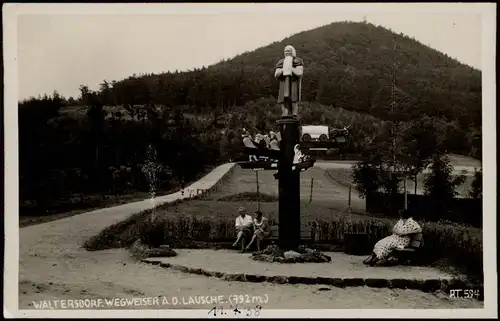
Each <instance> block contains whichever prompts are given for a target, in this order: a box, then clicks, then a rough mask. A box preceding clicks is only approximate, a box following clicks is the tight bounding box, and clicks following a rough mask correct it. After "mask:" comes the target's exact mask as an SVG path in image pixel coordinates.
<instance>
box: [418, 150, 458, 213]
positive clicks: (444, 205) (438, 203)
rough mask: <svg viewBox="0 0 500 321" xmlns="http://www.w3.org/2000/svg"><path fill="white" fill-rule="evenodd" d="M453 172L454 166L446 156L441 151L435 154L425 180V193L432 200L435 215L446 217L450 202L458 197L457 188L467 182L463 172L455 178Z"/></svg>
mask: <svg viewBox="0 0 500 321" xmlns="http://www.w3.org/2000/svg"><path fill="white" fill-rule="evenodd" d="M453 170H454V169H453V165H451V163H450V160H449V159H448V157H447V156H446V155H445V154H443V153H441V152H440V151H436V152H435V153H434V154H433V156H432V161H431V166H430V173H429V174H427V175H426V176H425V180H424V186H425V190H424V191H425V195H427V196H429V197H430V199H431V204H432V208H433V213H434V214H435V215H439V216H442V215H446V213H447V212H448V208H449V205H450V202H451V201H453V199H454V198H455V197H456V196H457V195H458V193H457V191H456V187H457V186H460V185H462V184H463V183H464V182H465V180H466V175H465V174H464V173H463V172H462V173H461V174H459V175H456V176H455V177H453V176H454V175H453Z"/></svg>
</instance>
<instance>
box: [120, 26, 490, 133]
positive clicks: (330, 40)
mask: <svg viewBox="0 0 500 321" xmlns="http://www.w3.org/2000/svg"><path fill="white" fill-rule="evenodd" d="M287 44H291V45H293V46H294V47H295V49H296V50H297V55H298V56H299V57H300V58H302V59H303V61H304V65H305V74H304V79H303V85H302V86H303V87H302V95H303V96H302V97H303V100H305V101H311V102H318V103H321V104H324V105H331V106H333V107H340V108H343V109H346V110H351V111H356V112H360V113H367V114H370V115H372V116H375V117H378V118H381V119H385V120H391V119H399V120H407V121H409V120H418V119H420V118H421V117H422V116H424V115H427V116H429V117H433V118H442V119H444V120H446V121H448V122H453V123H455V124H456V126H458V127H459V128H462V129H463V130H468V129H469V128H471V127H475V128H479V127H480V126H481V94H482V93H481V72H480V71H479V70H477V69H474V68H472V67H469V66H467V65H464V64H462V63H460V62H458V61H456V60H454V59H452V58H450V57H449V56H447V55H446V54H443V53H440V52H438V51H436V50H434V49H432V48H429V47H428V46H425V45H423V44H421V43H419V42H418V41H416V40H414V39H412V38H410V37H407V36H405V35H403V34H399V35H398V34H395V33H393V32H392V31H390V30H387V29H385V28H383V27H380V26H375V25H373V24H369V23H358V22H335V23H332V24H329V25H326V26H323V27H320V28H316V29H313V30H309V31H304V32H301V33H298V34H295V35H293V36H291V37H289V38H286V39H284V40H282V41H280V42H275V43H273V44H270V45H268V46H265V47H262V48H258V49H256V50H254V51H252V52H247V53H244V54H242V55H239V56H236V57H235V58H233V59H230V60H227V61H221V62H219V63H217V64H215V65H212V66H209V67H207V68H201V69H195V70H192V71H187V72H175V73H163V74H159V75H143V76H140V77H130V78H128V79H125V80H122V81H120V82H117V83H116V84H115V86H114V88H115V92H116V93H117V94H118V95H119V96H120V97H121V99H118V103H119V104H147V103H149V102H150V98H153V100H155V101H156V102H158V103H162V104H165V105H188V106H197V108H198V109H199V110H210V109H213V108H215V107H217V106H219V107H224V108H227V107H231V106H235V105H240V106H241V105H244V104H245V103H246V102H250V101H253V100H256V99H259V98H262V97H269V96H274V97H276V95H277V90H278V89H277V83H276V81H275V79H274V78H273V72H274V68H275V64H276V62H277V61H278V60H279V59H280V58H281V57H282V55H283V49H284V47H285V46H286V45H287ZM139 83H142V84H141V85H139ZM393 83H395V86H393V85H392V84H393ZM393 88H394V93H393V90H392V89H393ZM132 89H133V90H132ZM393 94H394V102H395V105H394V112H392V111H391V109H392V108H391V102H392V97H393V96H392V95H393Z"/></svg>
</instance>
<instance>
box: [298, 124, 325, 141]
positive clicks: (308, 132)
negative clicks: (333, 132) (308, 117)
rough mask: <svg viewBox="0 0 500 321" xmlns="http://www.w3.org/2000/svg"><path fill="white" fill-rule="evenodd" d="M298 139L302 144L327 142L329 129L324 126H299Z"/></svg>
mask: <svg viewBox="0 0 500 321" xmlns="http://www.w3.org/2000/svg"><path fill="white" fill-rule="evenodd" d="M300 129H301V134H300V138H301V140H302V141H303V142H327V141H328V140H329V136H330V135H329V127H328V126H325V125H304V126H301V128H300Z"/></svg>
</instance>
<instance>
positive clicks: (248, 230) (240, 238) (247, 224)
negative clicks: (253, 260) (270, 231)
mask: <svg viewBox="0 0 500 321" xmlns="http://www.w3.org/2000/svg"><path fill="white" fill-rule="evenodd" d="M238 213H239V215H238V217H237V218H236V224H235V226H236V232H237V233H238V234H237V236H236V241H235V242H234V243H233V246H237V245H238V243H241V251H244V249H245V239H246V238H249V237H250V235H252V232H253V220H252V217H251V216H250V215H247V211H246V210H245V208H244V207H240V208H238Z"/></svg>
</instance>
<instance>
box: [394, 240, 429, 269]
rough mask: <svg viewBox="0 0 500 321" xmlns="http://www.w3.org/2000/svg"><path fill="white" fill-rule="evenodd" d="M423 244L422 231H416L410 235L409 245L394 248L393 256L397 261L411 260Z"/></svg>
mask: <svg viewBox="0 0 500 321" xmlns="http://www.w3.org/2000/svg"><path fill="white" fill-rule="evenodd" d="M423 246H424V236H423V234H422V233H416V234H413V235H412V238H411V241H410V245H409V246H408V247H405V248H404V249H396V250H395V251H394V255H393V256H394V257H395V258H396V259H397V261H398V262H404V263H406V262H413V261H414V260H415V259H416V257H417V253H418V252H419V250H420V249H421V248H422V247H423Z"/></svg>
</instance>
